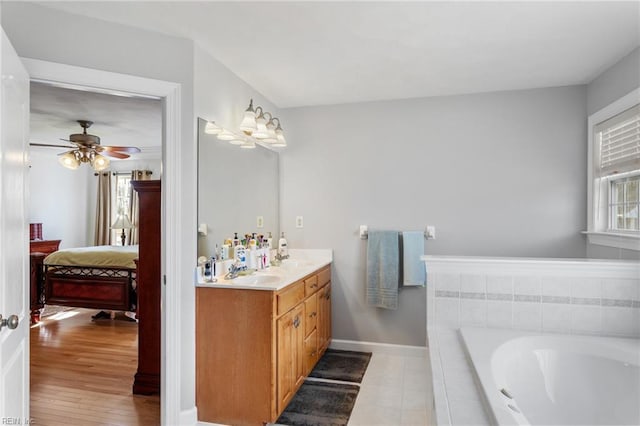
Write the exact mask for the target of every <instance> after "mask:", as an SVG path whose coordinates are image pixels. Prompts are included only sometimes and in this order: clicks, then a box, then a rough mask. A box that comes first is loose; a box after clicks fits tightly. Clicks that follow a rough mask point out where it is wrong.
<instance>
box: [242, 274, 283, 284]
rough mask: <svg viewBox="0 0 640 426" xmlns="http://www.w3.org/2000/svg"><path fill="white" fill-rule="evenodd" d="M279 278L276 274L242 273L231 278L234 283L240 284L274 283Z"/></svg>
mask: <svg viewBox="0 0 640 426" xmlns="http://www.w3.org/2000/svg"><path fill="white" fill-rule="evenodd" d="M280 280H281V278H280V277H279V276H277V275H262V274H260V275H257V274H255V275H244V276H241V277H237V278H234V279H233V283H234V284H242V285H259V284H275V283H277V282H278V281H280Z"/></svg>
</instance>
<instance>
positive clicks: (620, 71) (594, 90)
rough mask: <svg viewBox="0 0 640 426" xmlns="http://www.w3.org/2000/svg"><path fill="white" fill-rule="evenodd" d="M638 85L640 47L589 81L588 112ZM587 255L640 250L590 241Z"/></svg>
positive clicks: (633, 255) (634, 254) (632, 254)
mask: <svg viewBox="0 0 640 426" xmlns="http://www.w3.org/2000/svg"><path fill="white" fill-rule="evenodd" d="M638 87H640V47H638V48H636V49H635V50H634V51H633V52H631V53H630V54H629V55H627V56H625V57H624V58H622V59H621V60H619V61H618V62H617V63H616V64H615V65H613V66H612V67H611V68H609V69H607V70H606V71H605V72H603V73H602V74H600V75H599V76H598V77H597V78H596V79H595V80H593V81H592V82H591V83H589V85H588V86H587V113H588V114H589V115H591V114H593V113H595V112H597V111H599V110H601V109H602V108H604V107H606V106H607V105H609V104H610V103H611V102H613V101H615V100H617V99H619V98H621V97H623V96H624V95H626V94H627V93H629V92H631V91H633V90H635V89H637V88H638ZM587 256H588V257H593V258H602V259H640V251H636V250H625V249H619V248H615V247H606V246H600V245H595V244H589V243H587Z"/></svg>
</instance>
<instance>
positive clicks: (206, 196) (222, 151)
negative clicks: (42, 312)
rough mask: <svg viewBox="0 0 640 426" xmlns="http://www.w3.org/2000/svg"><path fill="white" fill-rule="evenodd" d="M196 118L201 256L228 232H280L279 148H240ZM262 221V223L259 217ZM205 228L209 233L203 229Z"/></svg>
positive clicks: (275, 236) (206, 253)
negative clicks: (206, 130) (207, 132)
mask: <svg viewBox="0 0 640 426" xmlns="http://www.w3.org/2000/svg"><path fill="white" fill-rule="evenodd" d="M206 123H207V122H206V121H205V120H203V119H200V118H199V119H198V229H199V230H198V256H207V257H210V256H212V255H213V254H214V253H215V249H216V244H217V245H218V247H220V246H222V243H223V241H224V239H225V238H233V234H234V232H237V233H238V236H239V237H240V236H241V235H244V234H247V233H252V232H255V233H257V234H263V235H264V236H265V237H266V236H268V235H269V232H271V233H272V234H273V237H274V239H275V240H276V241H277V237H278V235H279V230H280V223H279V217H280V213H279V207H278V206H279V189H278V188H279V165H278V153H277V152H274V151H271V150H269V149H267V148H264V147H262V146H259V145H258V146H256V147H255V148H254V149H242V148H240V147H238V146H236V145H231V144H230V143H229V142H227V141H221V140H219V139H218V138H217V137H216V136H215V135H209V134H206V133H205V132H204V128H205V125H206ZM259 216H260V217H262V219H263V226H262V228H258V217H259ZM205 229H206V235H204V232H202V231H204V230H205Z"/></svg>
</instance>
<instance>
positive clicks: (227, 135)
mask: <svg viewBox="0 0 640 426" xmlns="http://www.w3.org/2000/svg"><path fill="white" fill-rule="evenodd" d="M218 139H220V140H221V141H232V140H234V139H238V137H237V136H236V135H235V134H233V132H231V131H229V130H227V129H222V131H221V132H220V133H218Z"/></svg>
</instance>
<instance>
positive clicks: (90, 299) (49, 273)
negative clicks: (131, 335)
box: [43, 245, 138, 311]
mask: <svg viewBox="0 0 640 426" xmlns="http://www.w3.org/2000/svg"><path fill="white" fill-rule="evenodd" d="M137 258H138V246H137V245H133V246H94V247H80V248H72V249H65V250H59V251H57V252H54V253H51V254H50V255H48V256H47V257H46V258H45V259H44V283H43V289H44V292H43V293H44V294H43V298H44V300H43V302H44V303H46V304H49V305H61V306H73V307H78V308H91V309H107V310H115V311H135V310H136V282H135V280H136V262H135V260H136V259H137Z"/></svg>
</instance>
